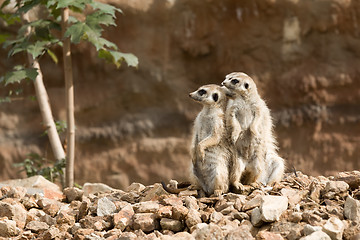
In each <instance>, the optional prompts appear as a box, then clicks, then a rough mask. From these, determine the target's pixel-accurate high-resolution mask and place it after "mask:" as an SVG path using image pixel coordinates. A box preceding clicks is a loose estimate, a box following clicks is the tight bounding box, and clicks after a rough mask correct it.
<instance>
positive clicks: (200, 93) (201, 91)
mask: <svg viewBox="0 0 360 240" xmlns="http://www.w3.org/2000/svg"><path fill="white" fill-rule="evenodd" d="M198 93H199V95H200V96H202V95H204V94H206V91H205V90H204V89H200V90H199V91H198Z"/></svg>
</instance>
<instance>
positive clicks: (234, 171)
mask: <svg viewBox="0 0 360 240" xmlns="http://www.w3.org/2000/svg"><path fill="white" fill-rule="evenodd" d="M244 169H245V164H244V162H243V160H242V159H241V158H237V159H236V160H234V164H233V166H232V168H231V170H230V185H231V186H232V187H233V191H234V192H236V193H241V192H242V191H244V185H242V183H241V175H242V173H243V172H244Z"/></svg>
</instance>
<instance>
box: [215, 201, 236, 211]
mask: <svg viewBox="0 0 360 240" xmlns="http://www.w3.org/2000/svg"><path fill="white" fill-rule="evenodd" d="M232 205H234V203H232V202H228V201H226V200H225V199H221V200H219V201H218V202H217V203H216V204H215V207H214V208H215V210H216V211H217V212H221V211H222V210H224V209H225V208H227V207H229V206H232Z"/></svg>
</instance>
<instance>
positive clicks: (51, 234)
mask: <svg viewBox="0 0 360 240" xmlns="http://www.w3.org/2000/svg"><path fill="white" fill-rule="evenodd" d="M59 235H60V230H59V229H58V228H56V227H55V226H51V227H50V228H49V229H48V230H46V231H45V232H44V234H43V240H51V239H55V238H58V237H59Z"/></svg>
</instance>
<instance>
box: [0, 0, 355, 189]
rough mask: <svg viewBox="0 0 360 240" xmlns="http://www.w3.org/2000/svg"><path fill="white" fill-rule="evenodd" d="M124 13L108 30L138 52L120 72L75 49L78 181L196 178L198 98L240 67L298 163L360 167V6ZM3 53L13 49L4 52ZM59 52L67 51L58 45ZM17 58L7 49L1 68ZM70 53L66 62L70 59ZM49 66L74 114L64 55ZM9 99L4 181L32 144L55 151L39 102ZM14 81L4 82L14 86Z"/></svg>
mask: <svg viewBox="0 0 360 240" xmlns="http://www.w3.org/2000/svg"><path fill="white" fill-rule="evenodd" d="M112 3H113V4H116V5H117V6H118V7H120V8H121V9H122V10H123V12H124V14H123V15H119V16H118V20H117V22H118V27H116V28H109V29H107V30H106V32H105V34H106V37H107V38H108V39H110V40H112V41H114V42H115V43H116V44H117V45H118V46H119V48H120V49H121V50H123V51H125V52H132V53H134V54H135V55H136V56H137V57H138V58H139V61H140V64H139V67H138V69H130V68H127V67H126V66H122V67H121V68H120V69H116V68H115V67H113V66H110V65H107V64H106V63H104V62H103V61H102V60H100V59H98V58H97V57H96V53H95V51H94V49H92V48H90V47H89V46H88V45H87V44H82V45H78V46H74V48H73V49H74V51H73V58H74V59H73V64H74V65H73V69H74V71H75V72H74V74H75V76H74V79H75V101H76V107H75V109H76V113H75V114H76V115H75V116H76V125H77V128H76V129H77V132H76V134H77V135H76V138H77V143H76V144H77V150H76V168H75V169H76V181H77V182H79V183H80V184H81V183H83V182H85V181H90V182H91V181H101V182H104V183H107V184H109V185H111V186H114V187H118V188H119V187H120V188H121V187H122V188H124V187H126V186H127V185H128V184H129V182H133V181H137V182H142V183H145V184H150V183H153V182H156V181H161V180H166V179H170V178H174V179H179V180H184V179H186V178H187V175H188V174H187V169H188V164H189V161H190V160H189V152H188V147H189V144H190V134H191V126H192V121H193V120H194V119H195V116H196V114H197V112H198V111H199V110H200V105H198V104H197V103H194V102H192V101H191V99H190V98H189V97H188V93H189V92H190V91H193V90H195V89H196V88H197V87H198V86H200V85H202V84H207V83H220V82H221V81H222V80H223V79H224V76H225V75H226V74H227V73H229V72H232V71H244V72H247V73H248V74H249V75H251V76H252V77H253V78H254V79H255V80H256V82H257V85H258V88H259V89H260V92H261V95H262V96H263V98H264V99H265V100H266V102H267V103H268V105H269V107H270V109H271V110H272V114H273V117H274V120H275V121H274V122H275V124H276V128H275V132H276V135H277V136H278V141H279V146H280V153H281V155H282V156H283V157H284V158H286V160H287V164H288V167H289V169H290V170H291V168H292V167H295V168H296V169H297V170H301V171H303V172H305V173H307V174H330V173H333V172H335V171H343V170H352V169H359V168H360V161H359V159H360V153H359V151H358V146H359V143H360V134H359V133H360V124H359V123H360V107H359V104H358V103H359V100H360V79H359V78H360V76H359V70H358V66H359V64H360V58H359V56H360V50H359V49H360V39H359V34H360V33H359V29H358V27H359V24H360V11H359V10H360V3H359V2H357V1H351V0H346V1H345V0H322V1H310V0H304V1H296V0H271V1H270V0H268V1H254V0H252V1H250V0H248V1H235V0H225V1H215V0H209V1H190V0H183V1H179V0H178V1H165V0H153V1H151V0H148V1H125V0H123V1H113V2H112ZM1 51H2V52H1V56H5V53H4V51H3V50H1ZM58 53H59V55H60V53H61V52H60V51H58ZM15 61H21V56H19V57H18V59H15V60H8V59H5V58H1V60H0V69H1V70H0V71H1V72H3V71H4V70H5V69H10V67H11V66H13V64H14V63H15ZM60 62H61V61H60ZM41 64H42V68H43V72H44V76H45V78H46V85H47V88H48V91H49V95H50V101H51V104H52V107H53V114H54V116H55V118H56V119H65V109H64V101H63V99H64V91H63V85H64V84H63V80H62V72H61V67H62V66H61V64H59V65H55V64H54V63H52V62H51V60H50V59H48V58H47V57H44V58H43V59H41ZM22 88H23V91H24V96H25V97H26V100H19V101H14V102H13V103H11V104H5V105H4V104H1V109H2V110H1V113H0V120H1V121H0V171H1V172H0V176H1V177H0V178H2V179H5V178H9V177H12V178H13V177H16V176H18V173H17V170H16V169H15V168H14V167H13V166H12V163H13V162H18V161H21V159H24V156H26V154H27V153H29V152H31V151H36V152H39V153H41V154H43V155H45V156H48V157H51V151H50V147H49V144H48V142H47V138H46V136H41V134H42V132H43V129H42V128H41V118H40V116H39V110H38V106H37V103H36V102H34V101H30V100H28V97H29V96H31V95H33V94H34V93H33V92H34V90H33V87H32V85H31V83H28V84H24V85H23V86H22ZM7 90H8V89H1V92H2V93H5V92H6V91H7Z"/></svg>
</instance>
